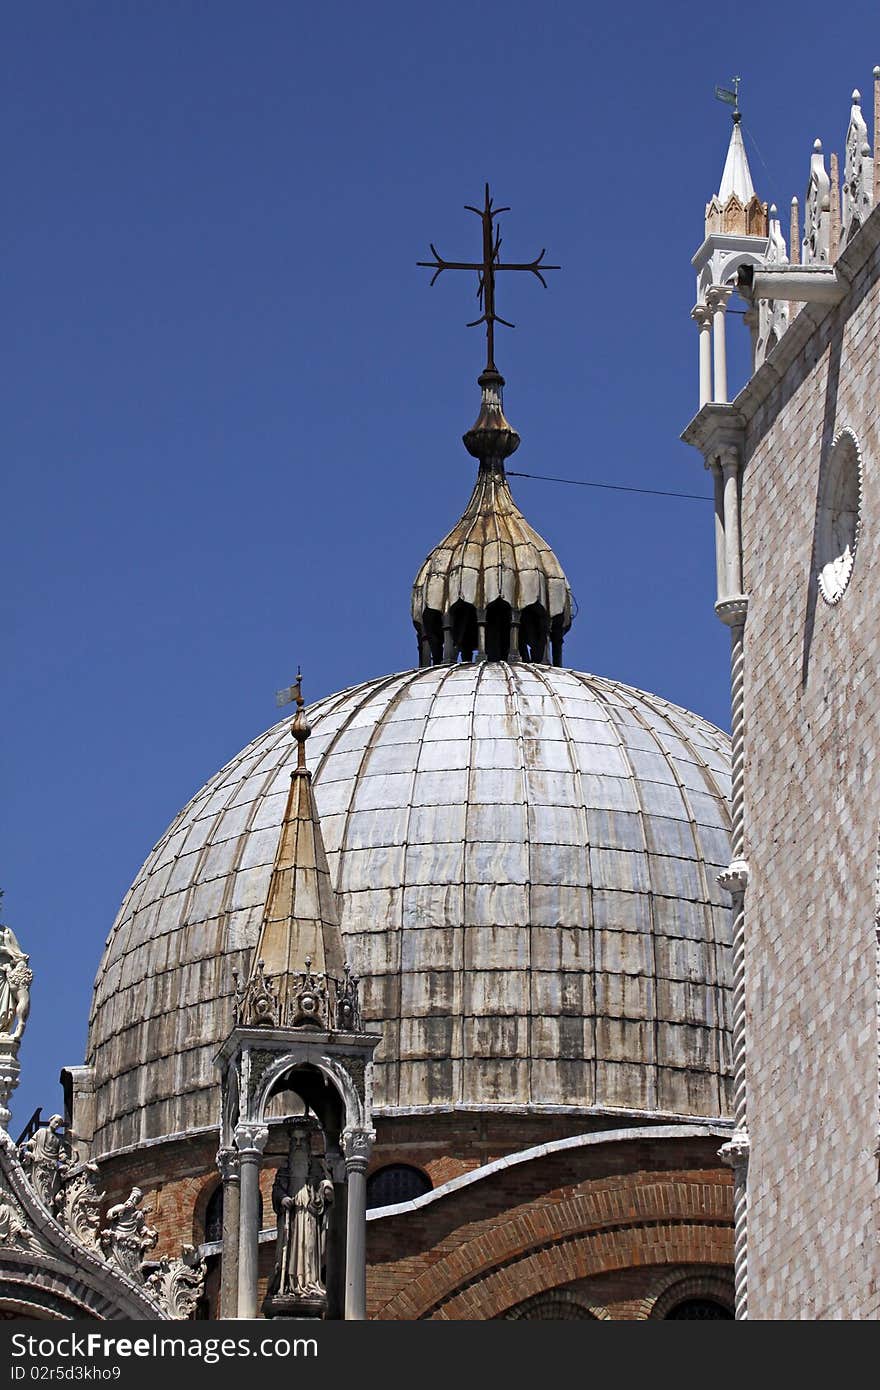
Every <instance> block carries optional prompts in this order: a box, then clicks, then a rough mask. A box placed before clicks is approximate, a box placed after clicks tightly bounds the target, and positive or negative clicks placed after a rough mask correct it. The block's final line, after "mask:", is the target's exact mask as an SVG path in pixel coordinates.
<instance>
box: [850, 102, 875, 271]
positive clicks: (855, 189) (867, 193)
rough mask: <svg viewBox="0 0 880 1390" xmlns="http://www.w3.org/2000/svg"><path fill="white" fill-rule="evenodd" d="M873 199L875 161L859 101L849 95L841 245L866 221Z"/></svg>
mask: <svg viewBox="0 0 880 1390" xmlns="http://www.w3.org/2000/svg"><path fill="white" fill-rule="evenodd" d="M873 198H874V161H873V159H872V158H871V146H870V144H869V142H868V127H867V126H866V124H865V118H864V116H863V115H862V98H861V94H860V93H859V92H858V90H857V91H855V92H853V94H852V111H851V113H850V118H849V129H848V130H847V132H846V164H845V166H844V182H843V244H844V246H846V245H847V243H848V242H850V241H851V240H852V238H853V237H854V236H855V234H856V232H857V231H858V230H859V227H861V226H862V224H863V223H864V222H865V221H866V220H867V218H868V216H869V215H870V212H871V207H872V205H873Z"/></svg>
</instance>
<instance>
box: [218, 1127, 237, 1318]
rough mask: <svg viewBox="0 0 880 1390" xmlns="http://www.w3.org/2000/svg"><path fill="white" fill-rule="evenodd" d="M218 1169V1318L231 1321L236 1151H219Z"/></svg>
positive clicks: (234, 1285)
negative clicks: (220, 1186)
mask: <svg viewBox="0 0 880 1390" xmlns="http://www.w3.org/2000/svg"><path fill="white" fill-rule="evenodd" d="M217 1167H218V1168H219V1170H220V1179H221V1182H222V1184H223V1253H222V1255H221V1257H220V1259H221V1264H220V1310H219V1311H220V1317H221V1318H234V1317H235V1315H236V1313H237V1311H238V1246H239V1219H240V1211H239V1193H240V1187H239V1179H240V1173H239V1156H238V1150H237V1149H227V1148H222V1149H220V1150H219V1151H218V1153H217Z"/></svg>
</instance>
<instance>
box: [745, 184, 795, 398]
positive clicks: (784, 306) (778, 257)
mask: <svg viewBox="0 0 880 1390" xmlns="http://www.w3.org/2000/svg"><path fill="white" fill-rule="evenodd" d="M764 263H765V265H766V266H780V265H787V264H788V252H787V250H786V246H785V237H784V236H783V234H782V227H781V226H780V223H779V214H778V212H777V209H776V205H775V204H774V205H773V206H772V207H771V209H770V225H769V234H768V238H767V254H766V255H765V257H764ZM757 307H758V315H757V332H756V336H755V351H754V361H753V370H754V371H757V370H758V368H759V367H760V366H761V364H762V363H763V362H764V360H765V358H766V357H767V356H768V354H769V353H771V352H772V351H773V349H774V348H775V346H776V344H777V343H778V342H779V339H780V338H781V337H782V335H783V334H784V333H785V331H786V329H787V328H788V325H789V321H790V316H791V307H790V305H789V302H788V300H787V299H759V300H758V306H757Z"/></svg>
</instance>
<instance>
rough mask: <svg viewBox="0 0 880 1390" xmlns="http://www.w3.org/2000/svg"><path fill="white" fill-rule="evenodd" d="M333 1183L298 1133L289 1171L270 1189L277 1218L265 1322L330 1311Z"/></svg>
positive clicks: (280, 1172)
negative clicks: (328, 1258)
mask: <svg viewBox="0 0 880 1390" xmlns="http://www.w3.org/2000/svg"><path fill="white" fill-rule="evenodd" d="M332 1203H333V1183H332V1182H331V1180H330V1177H329V1175H328V1172H327V1168H326V1165H325V1164H324V1162H323V1160H322V1159H319V1158H317V1157H315V1156H313V1155H312V1154H311V1152H310V1149H309V1141H308V1135H307V1134H303V1133H302V1131H300V1130H295V1131H294V1133H293V1137H292V1139H291V1142H290V1152H289V1157H288V1165H287V1168H286V1169H283V1168H281V1169H279V1170H278V1173H277V1175H276V1178H275V1184H274V1186H273V1188H272V1206H273V1208H274V1210H275V1213H276V1216H277V1217H278V1244H277V1248H276V1256H275V1271H274V1274H273V1276H272V1280H271V1282H270V1285H269V1291H268V1294H267V1297H266V1302H265V1304H264V1311H265V1313H266V1316H267V1317H279V1316H288V1317H290V1316H293V1315H297V1314H298V1315H299V1316H309V1315H311V1316H313V1317H319V1316H320V1315H321V1313H322V1312H324V1311H325V1310H326V1307H327V1286H326V1281H325V1269H324V1266H325V1252H326V1234H327V1221H328V1218H329V1213H330V1207H331V1205H332Z"/></svg>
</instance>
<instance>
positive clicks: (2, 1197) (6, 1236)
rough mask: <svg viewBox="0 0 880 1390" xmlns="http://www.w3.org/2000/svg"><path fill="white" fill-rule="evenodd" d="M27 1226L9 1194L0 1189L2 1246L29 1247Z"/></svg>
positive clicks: (0, 1241) (0, 1234)
mask: <svg viewBox="0 0 880 1390" xmlns="http://www.w3.org/2000/svg"><path fill="white" fill-rule="evenodd" d="M29 1244H30V1241H29V1240H28V1237H27V1226H26V1225H25V1223H24V1222H23V1221H22V1219H21V1217H20V1216H19V1214H18V1209H17V1208H16V1206H15V1204H14V1203H13V1202H12V1201H11V1199H10V1198H9V1196H8V1194H7V1193H5V1192H3V1191H2V1189H0V1245H29Z"/></svg>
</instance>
